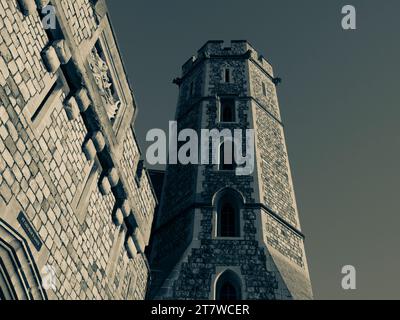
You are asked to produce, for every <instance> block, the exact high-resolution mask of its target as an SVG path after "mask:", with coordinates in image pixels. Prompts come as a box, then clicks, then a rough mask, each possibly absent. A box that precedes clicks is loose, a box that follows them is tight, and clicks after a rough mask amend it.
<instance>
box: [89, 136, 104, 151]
mask: <svg viewBox="0 0 400 320" xmlns="http://www.w3.org/2000/svg"><path fill="white" fill-rule="evenodd" d="M92 140H93V143H94V146H95V147H96V150H97V152H101V151H103V150H104V148H105V146H106V141H105V140H104V136H103V134H102V133H101V131H96V132H95V133H94V134H93V137H92Z"/></svg>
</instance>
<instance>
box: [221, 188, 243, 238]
mask: <svg viewBox="0 0 400 320" xmlns="http://www.w3.org/2000/svg"><path fill="white" fill-rule="evenodd" d="M217 236H218V237H227V238H234V237H240V204H239V202H238V200H237V198H236V197H235V196H233V195H231V194H230V193H226V194H225V195H223V196H222V197H221V198H220V200H219V201H218V205H217Z"/></svg>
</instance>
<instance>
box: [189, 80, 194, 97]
mask: <svg viewBox="0 0 400 320" xmlns="http://www.w3.org/2000/svg"><path fill="white" fill-rule="evenodd" d="M189 95H190V97H193V96H194V82H193V81H192V82H191V83H190V92H189Z"/></svg>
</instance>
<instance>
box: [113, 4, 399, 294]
mask: <svg viewBox="0 0 400 320" xmlns="http://www.w3.org/2000/svg"><path fill="white" fill-rule="evenodd" d="M346 4H352V5H354V6H355V7H356V9H357V30H356V31H343V30H342V29H341V18H342V15H341V8H342V6H344V5H346ZM108 6H109V10H110V12H111V18H112V22H113V26H114V28H115V32H116V34H117V38H118V40H119V46H120V49H121V50H122V54H123V57H124V61H125V65H126V68H127V71H128V75H129V78H130V81H131V83H132V85H133V89H134V93H135V96H136V99H137V102H138V105H139V109H140V110H139V116H138V119H137V121H136V132H137V136H138V139H139V142H140V144H141V145H142V148H143V151H144V150H145V149H144V148H145V146H146V145H145V143H144V139H145V134H146V132H147V131H148V130H149V129H152V128H163V129H166V128H167V126H168V120H173V118H174V112H175V106H176V99H177V88H176V86H175V85H173V84H172V83H171V80H172V79H173V78H174V77H175V76H179V75H180V70H181V69H180V68H181V65H182V64H183V63H184V62H185V61H186V60H187V59H188V58H189V57H190V56H191V55H192V54H194V53H195V52H196V50H197V49H199V48H200V47H201V46H202V45H203V44H204V43H205V42H206V41H207V40H227V41H228V40H232V39H247V40H249V41H250V42H251V43H252V44H253V46H254V47H255V48H256V49H257V50H258V51H259V52H260V53H262V54H263V55H264V56H265V57H266V58H267V59H268V60H269V61H270V62H271V63H272V65H273V66H274V70H275V74H276V75H277V76H279V77H281V78H283V83H282V84H281V85H280V86H279V88H278V95H279V100H280V107H281V112H282V117H283V121H284V123H285V127H286V129H285V132H286V138H287V144H288V148H289V157H290V162H291V166H292V171H293V176H294V177H293V178H294V183H295V190H296V195H297V202H298V206H299V211H300V219H301V223H302V228H303V231H304V233H305V234H306V250H307V256H308V262H309V266H310V274H311V279H312V284H313V288H314V294H315V297H316V298H317V299H355V298H357V299H372V298H377V299H383V298H386V299H395V298H397V299H400V275H399V270H400V250H399V245H400V232H399V230H398V226H399V225H400V212H399V208H398V199H399V190H400V188H399V184H398V182H399V181H400V172H399V167H398V166H399V164H400V151H399V145H400V139H399V133H398V127H399V126H398V120H399V119H400V106H399V97H398V95H399V91H400V90H399V85H400V80H399V75H400V63H399V60H400V38H399V35H400V19H399V15H400V1H398V0H383V1H377V0H374V1H372V0H362V1H361V0H349V1H338V0H329V1H328V0H325V1H321V0H303V1H295V0H280V1H276V0H262V1H261V0H259V1H253V0H249V1H246V2H244V1H232V0H230V1H228V0H220V1H211V0H202V1H187V0H186V1H183V0H181V1H178V0H169V1H157V2H156V1H126V0H108ZM346 264H351V265H354V266H355V267H356V269H357V290H355V291H352V292H348V291H343V290H342V289H341V286H340V283H341V274H340V271H341V268H342V266H344V265H346Z"/></svg>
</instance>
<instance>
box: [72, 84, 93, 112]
mask: <svg viewBox="0 0 400 320" xmlns="http://www.w3.org/2000/svg"><path fill="white" fill-rule="evenodd" d="M75 100H76V102H77V103H78V107H79V110H80V111H81V112H85V111H86V110H87V108H89V106H90V103H91V101H90V98H89V95H88V92H87V90H86V89H85V88H81V89H79V90H78V91H77V93H76V94H75Z"/></svg>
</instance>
